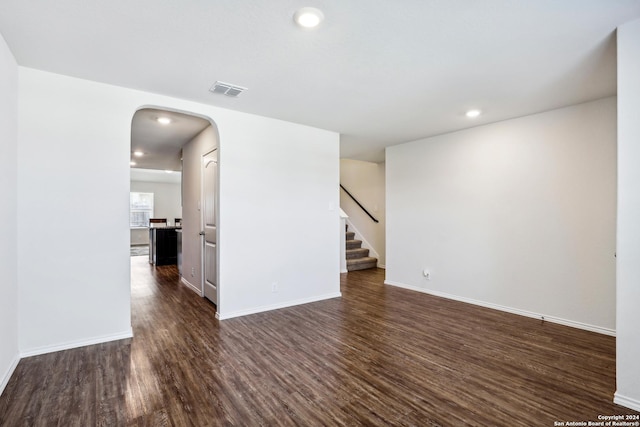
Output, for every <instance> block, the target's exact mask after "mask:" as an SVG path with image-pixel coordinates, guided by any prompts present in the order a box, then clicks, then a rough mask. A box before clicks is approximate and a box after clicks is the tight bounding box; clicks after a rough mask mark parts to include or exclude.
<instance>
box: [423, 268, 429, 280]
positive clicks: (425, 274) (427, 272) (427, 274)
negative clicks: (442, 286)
mask: <svg viewBox="0 0 640 427" xmlns="http://www.w3.org/2000/svg"><path fill="white" fill-rule="evenodd" d="M422 275H423V276H424V278H425V279H427V280H431V272H430V271H429V270H427V269H426V268H425V269H424V270H422Z"/></svg>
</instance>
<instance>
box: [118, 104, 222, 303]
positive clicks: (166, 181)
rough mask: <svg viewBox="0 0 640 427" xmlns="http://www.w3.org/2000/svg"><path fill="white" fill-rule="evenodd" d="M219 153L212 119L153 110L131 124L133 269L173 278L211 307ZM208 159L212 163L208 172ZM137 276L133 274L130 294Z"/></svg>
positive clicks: (215, 281) (215, 276)
mask: <svg viewBox="0 0 640 427" xmlns="http://www.w3.org/2000/svg"><path fill="white" fill-rule="evenodd" d="M218 146H219V137H218V131H217V127H216V125H215V123H214V122H213V121H212V120H211V119H210V118H208V117H203V116H200V115H197V114H192V113H187V112H183V111H175V110H171V109H165V108H158V107H148V108H141V109H139V110H138V111H136V113H135V114H134V115H133V118H132V121H131V164H130V166H131V175H130V177H131V180H130V230H131V239H130V245H131V247H130V252H131V257H132V258H131V259H132V266H133V265H134V262H135V265H137V266H138V268H139V267H140V266H144V265H147V264H148V268H151V269H154V272H157V274H169V273H167V272H171V274H174V275H175V277H176V285H183V286H186V287H187V288H189V289H191V290H193V291H194V292H196V293H197V294H198V295H200V296H202V297H206V298H207V299H209V300H211V301H212V302H213V303H214V304H218V302H219V298H218V295H219V286H218V283H219V277H218V276H219V274H218V270H219V269H218V262H219V254H218V252H219V251H218V232H219V227H218V224H217V219H218V199H219V197H218V185H217V182H218V174H219V169H218ZM208 153H214V154H215V159H214V161H210V162H209V164H205V161H204V157H203V156H205V155H207V154H208ZM209 160H210V159H209ZM141 260H144V261H145V262H146V263H147V264H145V263H141ZM135 275H136V269H134V268H132V270H131V281H132V289H133V283H134V282H135V280H136V277H135ZM205 290H206V292H205Z"/></svg>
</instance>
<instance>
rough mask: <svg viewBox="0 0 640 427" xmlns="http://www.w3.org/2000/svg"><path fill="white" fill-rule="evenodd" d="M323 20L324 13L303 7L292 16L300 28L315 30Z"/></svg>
mask: <svg viewBox="0 0 640 427" xmlns="http://www.w3.org/2000/svg"><path fill="white" fill-rule="evenodd" d="M323 19H324V13H322V11H321V10H320V9H316V8H315V7H303V8H301V9H298V10H297V11H296V13H294V14H293V20H294V21H295V23H296V24H298V25H299V26H301V27H302V28H315V27H317V26H318V25H320V23H321V22H322V20H323Z"/></svg>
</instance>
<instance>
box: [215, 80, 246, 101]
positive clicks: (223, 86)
mask: <svg viewBox="0 0 640 427" xmlns="http://www.w3.org/2000/svg"><path fill="white" fill-rule="evenodd" d="M245 90H247V88H246V87H242V86H237V85H232V84H230V83H225V82H215V83H214V84H213V86H211V89H209V91H210V92H213V93H219V94H222V95H227V96H230V97H232V98H237V97H238V95H240V94H241V93H242V92H244V91H245Z"/></svg>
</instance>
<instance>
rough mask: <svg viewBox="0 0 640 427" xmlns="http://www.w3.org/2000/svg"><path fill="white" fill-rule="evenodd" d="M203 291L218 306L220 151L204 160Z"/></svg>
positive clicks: (205, 157)
mask: <svg viewBox="0 0 640 427" xmlns="http://www.w3.org/2000/svg"><path fill="white" fill-rule="evenodd" d="M202 160H203V162H202V166H203V167H202V206H203V209H202V233H201V234H202V236H203V239H202V240H203V248H202V290H203V293H204V296H205V298H207V299H209V300H211V301H212V302H213V303H214V304H216V305H217V304H218V254H217V252H218V240H217V235H216V233H217V226H218V220H217V215H216V211H217V200H218V198H217V192H218V185H217V184H218V150H213V151H211V152H209V153H207V154H205V155H204V156H203V158H202Z"/></svg>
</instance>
